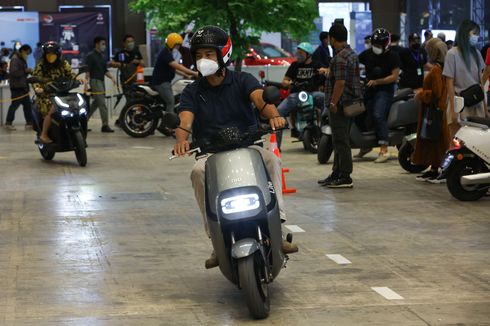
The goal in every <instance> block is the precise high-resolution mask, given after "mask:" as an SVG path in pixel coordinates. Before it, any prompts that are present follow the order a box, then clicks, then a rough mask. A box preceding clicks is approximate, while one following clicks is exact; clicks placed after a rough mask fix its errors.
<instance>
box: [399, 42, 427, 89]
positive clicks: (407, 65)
mask: <svg viewBox="0 0 490 326" xmlns="http://www.w3.org/2000/svg"><path fill="white" fill-rule="evenodd" d="M408 42H409V47H408V48H404V49H403V50H401V51H400V52H399V53H398V54H399V55H400V62H401V70H402V72H401V74H400V82H399V83H398V85H399V87H400V88H412V89H416V88H421V87H422V85H423V82H424V67H425V65H426V64H427V53H426V52H425V50H424V49H422V47H421V39H420V35H419V34H417V33H412V34H410V35H409V36H408Z"/></svg>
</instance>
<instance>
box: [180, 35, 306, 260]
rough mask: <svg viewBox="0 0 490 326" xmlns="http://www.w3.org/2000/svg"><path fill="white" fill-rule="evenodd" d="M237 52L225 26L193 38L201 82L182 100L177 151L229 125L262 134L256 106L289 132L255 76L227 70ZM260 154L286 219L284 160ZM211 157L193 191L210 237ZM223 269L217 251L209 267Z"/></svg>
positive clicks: (200, 167)
mask: <svg viewBox="0 0 490 326" xmlns="http://www.w3.org/2000/svg"><path fill="white" fill-rule="evenodd" d="M231 53H232V44H231V39H230V37H229V36H228V35H227V33H226V32H225V31H223V30H222V29H221V28H219V27H215V26H206V27H203V28H201V29H199V30H198V31H197V32H196V33H195V34H194V36H193V38H192V40H191V54H192V57H193V60H194V62H195V63H196V66H197V69H198V71H199V72H200V78H199V79H198V80H196V81H195V82H194V83H192V84H190V85H188V86H187V87H186V88H185V89H184V91H183V93H182V95H181V99H180V101H181V102H180V113H179V118H180V125H179V127H178V128H177V129H175V134H176V144H175V146H174V153H175V155H178V156H183V155H185V154H186V153H187V152H188V151H189V149H190V144H189V141H188V138H189V135H191V134H192V138H193V141H195V142H199V141H201V140H206V139H210V138H212V137H213V136H215V135H216V134H217V133H219V131H220V130H223V129H224V128H227V127H235V128H238V129H239V130H240V131H241V132H251V131H254V130H257V117H256V113H255V111H253V110H252V106H251V102H252V103H254V104H255V107H257V108H258V110H259V114H260V115H261V116H262V117H263V118H265V119H267V120H268V121H269V124H270V126H271V128H272V129H273V130H275V129H280V128H283V127H284V126H285V125H286V121H285V119H284V118H282V117H281V116H280V115H279V113H278V112H277V109H276V107H275V106H274V105H265V103H264V100H263V99H262V93H263V90H262V87H261V85H260V84H259V82H258V81H257V80H256V79H255V78H254V77H253V76H252V75H250V74H248V73H245V72H235V71H231V70H228V69H227V68H226V66H227V64H229V63H230V58H231ZM254 148H255V149H257V150H258V151H259V152H260V155H261V156H262V159H263V160H264V163H265V166H266V168H267V171H268V173H269V175H270V177H271V179H272V183H273V186H274V188H275V189H276V195H277V201H278V204H279V210H280V215H281V219H283V220H285V214H284V211H283V209H284V205H283V198H282V192H281V162H280V160H279V158H277V157H276V156H275V155H274V154H273V153H272V152H269V151H267V150H264V149H263V148H261V147H257V146H254ZM206 160H207V157H203V158H200V159H198V160H197V161H196V164H195V165H194V168H193V169H192V173H191V180H192V187H193V188H194V194H195V197H196V201H197V203H198V205H199V208H200V210H201V213H202V217H203V223H204V226H205V229H206V233H207V234H208V236H210V232H209V229H208V224H207V219H206V208H205V163H206ZM282 249H283V252H284V253H293V252H296V251H297V250H298V248H297V247H296V246H295V245H292V244H290V243H288V242H284V243H283V246H282ZM218 265H219V261H218V258H217V256H216V254H215V252H214V251H213V253H212V254H211V257H210V258H208V259H207V260H206V263H205V267H206V268H213V267H216V266H218Z"/></svg>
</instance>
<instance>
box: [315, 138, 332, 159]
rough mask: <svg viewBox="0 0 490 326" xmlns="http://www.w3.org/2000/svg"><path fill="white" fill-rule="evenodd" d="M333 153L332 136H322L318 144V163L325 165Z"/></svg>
mask: <svg viewBox="0 0 490 326" xmlns="http://www.w3.org/2000/svg"><path fill="white" fill-rule="evenodd" d="M332 153H333V143H332V136H331V135H325V134H322V136H321V137H320V143H319V144H318V155H317V157H318V163H320V164H327V162H328V160H330V157H331V156H332Z"/></svg>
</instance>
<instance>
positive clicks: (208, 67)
mask: <svg viewBox="0 0 490 326" xmlns="http://www.w3.org/2000/svg"><path fill="white" fill-rule="evenodd" d="M196 65H197V70H199V72H200V73H201V75H203V76H204V77H206V76H211V75H212V74H215V73H216V72H217V71H218V69H219V65H218V63H217V62H216V61H213V60H209V59H199V60H197V62H196Z"/></svg>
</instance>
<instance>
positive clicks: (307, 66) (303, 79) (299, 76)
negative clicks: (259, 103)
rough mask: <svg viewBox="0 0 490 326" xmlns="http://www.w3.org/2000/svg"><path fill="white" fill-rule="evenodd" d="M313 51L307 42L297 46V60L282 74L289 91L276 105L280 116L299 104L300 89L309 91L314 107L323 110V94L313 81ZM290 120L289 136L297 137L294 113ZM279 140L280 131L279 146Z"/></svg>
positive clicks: (278, 141) (287, 113)
mask: <svg viewBox="0 0 490 326" xmlns="http://www.w3.org/2000/svg"><path fill="white" fill-rule="evenodd" d="M313 52H314V50H313V47H312V46H311V44H310V43H307V42H303V43H301V44H299V45H298V47H297V52H296V59H297V61H295V62H293V63H292V64H291V66H289V68H288V70H287V71H286V74H285V75H284V79H283V80H282V84H283V85H284V86H285V87H290V88H291V93H290V94H289V96H288V97H287V98H286V99H285V100H284V101H282V102H281V104H279V106H278V107H277V110H278V111H279V113H280V114H281V116H282V117H287V116H289V114H290V113H291V112H293V111H294V110H295V109H297V107H298V104H299V98H298V93H299V92H301V91H305V92H309V93H311V95H312V96H313V99H314V103H315V107H317V108H319V109H320V110H322V111H323V106H324V103H323V102H324V100H325V94H324V93H323V92H320V91H318V89H319V86H320V85H318V83H317V82H315V75H318V74H317V70H318V67H316V64H314V61H313V57H312V54H313ZM292 120H293V121H291V122H292V123H291V125H292V126H293V128H291V136H292V137H299V136H300V135H299V131H298V130H297V129H296V128H294V125H295V123H294V122H295V121H294V115H293V117H292ZM281 141H282V132H278V137H277V143H278V145H279V146H281Z"/></svg>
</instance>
